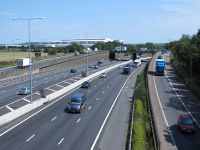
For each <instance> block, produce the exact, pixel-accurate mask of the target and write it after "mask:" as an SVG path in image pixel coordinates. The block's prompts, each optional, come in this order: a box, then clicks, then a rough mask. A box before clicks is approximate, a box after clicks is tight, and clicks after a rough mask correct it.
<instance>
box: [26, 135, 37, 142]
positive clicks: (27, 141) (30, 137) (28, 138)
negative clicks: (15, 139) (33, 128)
mask: <svg viewBox="0 0 200 150" xmlns="http://www.w3.org/2000/svg"><path fill="white" fill-rule="evenodd" d="M34 136H35V135H34V134H33V135H32V136H31V137H30V138H28V139H27V140H26V142H28V141H30V140H31V139H32V138H33V137H34Z"/></svg>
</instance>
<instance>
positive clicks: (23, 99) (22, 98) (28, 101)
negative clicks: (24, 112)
mask: <svg viewBox="0 0 200 150" xmlns="http://www.w3.org/2000/svg"><path fill="white" fill-rule="evenodd" d="M22 100H24V101H27V102H29V103H30V101H29V100H27V99H26V98H22Z"/></svg>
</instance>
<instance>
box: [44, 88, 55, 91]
mask: <svg viewBox="0 0 200 150" xmlns="http://www.w3.org/2000/svg"><path fill="white" fill-rule="evenodd" d="M46 89H47V90H50V91H52V92H55V91H56V90H53V89H50V88H46Z"/></svg>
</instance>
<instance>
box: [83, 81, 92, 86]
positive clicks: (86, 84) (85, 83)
mask: <svg viewBox="0 0 200 150" xmlns="http://www.w3.org/2000/svg"><path fill="white" fill-rule="evenodd" d="M90 86H91V83H90V82H89V81H84V82H83V83H82V85H81V87H82V88H89V87H90Z"/></svg>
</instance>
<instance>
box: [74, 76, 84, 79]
mask: <svg viewBox="0 0 200 150" xmlns="http://www.w3.org/2000/svg"><path fill="white" fill-rule="evenodd" d="M75 78H77V79H79V80H80V79H83V78H80V77H78V76H76V77H75Z"/></svg>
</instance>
